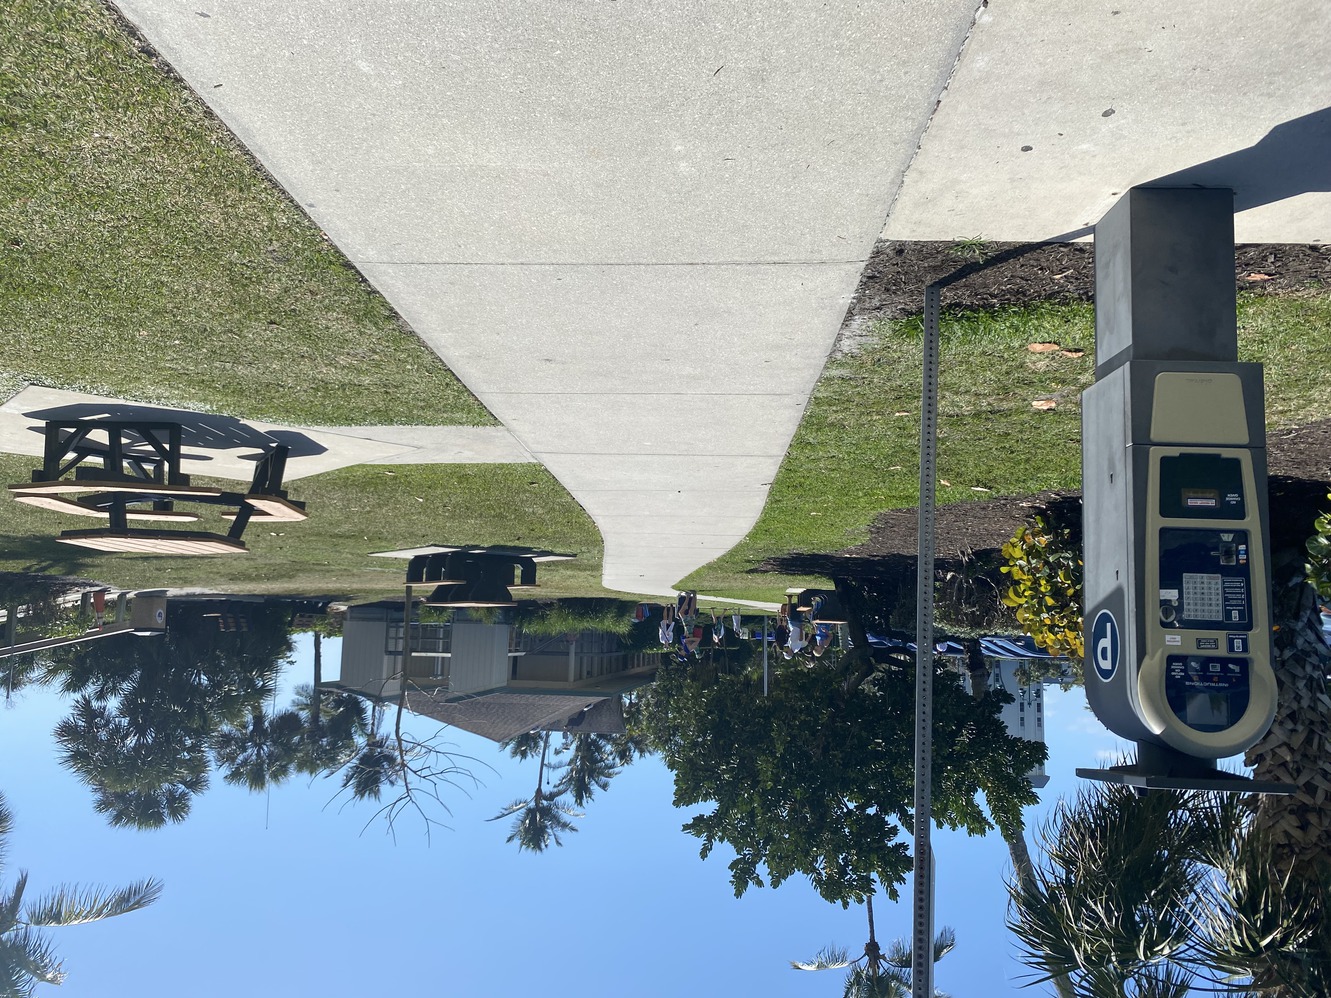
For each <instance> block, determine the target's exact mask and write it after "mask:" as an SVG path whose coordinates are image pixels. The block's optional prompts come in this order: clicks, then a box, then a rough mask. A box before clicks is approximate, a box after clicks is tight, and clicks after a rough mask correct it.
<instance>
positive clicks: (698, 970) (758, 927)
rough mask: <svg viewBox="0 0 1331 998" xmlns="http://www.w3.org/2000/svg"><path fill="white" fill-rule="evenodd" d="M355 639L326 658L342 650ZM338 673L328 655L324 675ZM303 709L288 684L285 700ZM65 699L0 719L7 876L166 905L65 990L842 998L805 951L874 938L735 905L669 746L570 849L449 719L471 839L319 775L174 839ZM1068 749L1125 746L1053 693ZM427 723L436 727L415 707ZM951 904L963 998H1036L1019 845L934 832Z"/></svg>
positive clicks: (788, 893)
mask: <svg viewBox="0 0 1331 998" xmlns="http://www.w3.org/2000/svg"><path fill="white" fill-rule="evenodd" d="M338 645H339V642H337V641H335V640H334V641H328V642H326V643H325V661H326V662H333V663H335V662H336V661H337V656H338ZM311 668H312V665H311V658H310V639H309V636H308V635H301V636H299V637H298V641H297V652H296V656H295V663H294V665H293V666H292V667H291V668H290V669H289V670H288V672H287V675H286V677H285V679H286V682H287V684H288V686H289V685H290V684H294V683H295V682H301V681H308V680H309V677H310V673H311ZM326 670H327V666H326ZM286 699H287V696H286V691H285V690H284V691H283V694H282V695H281V696H279V703H284V702H285V701H286ZM65 709H66V708H65V707H64V705H63V704H62V703H61V701H60V698H59V697H58V696H56V695H55V694H52V693H50V692H48V691H35V692H31V693H24V694H22V695H21V696H19V697H17V698H16V699H15V702H14V703H13V704H12V705H11V706H10V707H9V708H8V709H5V710H3V712H0V752H2V753H3V755H0V758H3V759H5V760H6V763H5V766H4V774H3V777H0V790H3V792H4V793H5V795H6V797H7V798H8V801H9V806H10V809H11V810H12V811H13V812H14V813H15V816H16V819H17V828H16V830H15V833H14V835H13V836H12V839H11V843H10V851H9V856H8V864H9V865H8V869H7V871H6V883H8V882H10V881H12V876H13V871H14V870H15V869H16V868H26V869H28V870H29V871H30V873H31V876H32V879H31V883H30V886H29V890H30V891H39V892H40V891H41V890H43V889H44V888H45V887H47V886H50V885H51V884H54V883H56V882H60V881H66V882H86V883H94V882H100V883H106V884H118V883H123V882H127V881H129V880H133V879H137V878H140V877H145V876H156V877H159V878H161V879H162V880H164V881H165V883H166V889H165V892H164V894H163V896H162V899H161V900H160V901H159V902H158V903H157V904H156V905H154V906H153V907H151V908H148V909H146V910H144V911H141V912H137V913H134V914H132V915H128V916H125V917H124V918H120V919H116V920H112V921H108V922H104V923H99V924H95V925H89V926H78V927H73V928H68V929H62V930H59V931H58V933H57V934H55V942H56V944H57V947H58V951H59V953H60V955H61V956H62V957H63V958H64V959H65V962H66V970H67V971H68V972H69V975H70V976H69V980H68V981H67V982H66V984H65V985H64V986H63V987H62V988H61V989H60V991H59V992H56V991H55V990H54V989H49V990H51V993H52V994H61V995H72V996H80V995H97V996H103V995H106V996H119V995H125V996H130V995H133V996H135V998H158V996H162V998H165V996H172V998H175V996H178V995H181V994H189V995H191V996H195V998H212V996H218V998H221V996H227V998H234V995H236V994H239V993H244V994H249V995H259V996H262V995H294V994H302V995H310V994H320V995H330V996H340V995H364V994H371V995H375V994H394V993H396V994H427V993H437V992H442V991H444V990H447V991H448V992H449V993H452V994H460V995H494V994H501V995H502V994H519V993H531V992H533V991H535V990H538V989H539V990H553V991H554V992H555V993H568V992H570V991H574V990H576V991H577V992H578V993H579V994H582V995H588V996H621V995H641V996H676V995H688V994H693V993H699V992H701V993H703V994H721V993H737V994H764V995H770V996H790V998H805V996H807V998H814V996H821V995H833V994H839V993H840V976H839V974H838V973H837V972H826V973H822V974H807V973H799V972H796V971H793V970H791V969H789V961H790V960H791V959H793V958H807V957H810V956H812V955H813V954H814V953H815V952H816V951H817V950H818V949H819V948H820V947H821V946H823V945H825V944H827V943H832V942H835V943H839V944H843V945H845V946H846V947H847V948H849V949H851V950H852V952H854V951H857V950H858V949H859V948H861V947H862V946H863V943H864V939H865V918H864V912H863V909H862V908H853V909H851V910H849V911H843V910H842V909H841V908H839V907H834V906H831V905H828V904H826V903H825V902H823V901H822V900H820V899H819V898H818V897H817V895H815V894H814V893H813V892H812V890H810V889H809V887H808V886H807V884H806V883H804V882H803V881H802V880H792V881H789V882H787V883H786V884H784V885H783V886H782V887H781V888H780V889H779V890H776V891H772V890H750V891H749V892H748V893H747V894H746V895H745V896H744V897H743V898H741V899H738V900H737V899H736V898H735V897H734V896H733V894H732V892H731V889H730V886H729V878H728V871H727V869H726V863H727V862H728V857H727V856H724V855H722V851H721V850H720V849H718V850H717V852H716V853H714V854H713V855H712V857H710V858H709V859H708V860H706V861H705V862H704V861H701V860H699V858H698V843H697V840H695V839H694V838H692V837H691V836H688V835H685V834H684V833H682V832H681V831H680V825H681V824H682V823H683V822H684V821H686V820H687V819H688V818H689V816H690V815H691V814H692V813H693V812H692V811H689V810H676V809H675V808H673V807H672V806H671V789H672V786H671V775H670V773H669V772H668V771H667V770H666V769H665V767H664V766H662V765H661V763H660V762H658V761H657V760H655V759H650V758H649V759H645V760H642V761H640V762H637V763H635V764H634V765H633V766H632V767H630V768H629V769H627V770H625V771H624V772H623V773H622V774H621V775H620V776H619V777H618V778H617V779H616V780H615V782H614V783H613V784H612V786H611V788H610V790H609V791H608V792H605V793H602V794H601V795H599V796H598V797H597V799H596V800H594V801H592V802H591V804H590V805H589V806H588V808H587V811H586V815H585V817H583V818H582V819H581V820H579V821H578V822H577V824H578V827H579V831H578V832H577V833H576V834H572V835H569V836H567V837H566V838H565V846H564V848H562V849H556V850H552V851H550V852H547V853H545V854H542V855H531V854H528V853H519V852H518V851H517V849H516V847H515V846H513V845H511V844H508V843H505V841H504V838H505V836H506V835H507V822H502V821H501V822H493V823H490V822H487V821H486V820H485V819H486V818H489V817H491V816H492V815H494V814H495V813H496V812H497V811H498V810H499V809H500V808H501V807H502V806H503V805H504V804H506V803H507V802H508V801H510V800H512V799H514V798H516V797H519V796H523V795H525V794H526V793H527V792H529V783H530V782H531V781H532V780H534V779H535V767H534V763H531V762H528V763H519V762H517V761H515V760H512V759H509V758H508V757H507V756H506V755H505V754H503V753H501V752H500V751H499V750H498V748H497V747H496V746H494V745H493V744H492V743H490V742H487V741H485V740H484V739H480V738H477V737H474V736H471V735H468V734H466V733H465V732H456V731H452V730H450V731H448V732H447V733H446V734H445V736H444V737H445V739H446V740H451V741H453V742H455V743H456V745H457V748H458V751H459V752H460V753H462V754H465V755H470V756H473V757H475V759H477V760H479V761H483V762H484V763H486V764H488V766H489V767H493V769H492V770H490V769H487V768H485V767H484V766H481V765H479V763H477V764H472V765H471V768H472V770H473V771H474V772H476V773H477V775H479V776H480V777H481V778H482V780H483V785H482V786H479V787H477V788H475V789H473V790H471V795H470V797H468V796H466V795H464V794H462V793H461V792H460V791H459V792H454V793H452V794H450V795H449V796H448V803H449V805H450V807H451V808H452V811H453V814H452V817H451V818H449V819H448V821H449V824H450V825H451V827H452V830H446V829H436V830H435V831H434V833H433V834H432V838H431V841H430V842H428V843H427V841H426V840H425V836H424V834H423V830H422V826H421V824H420V823H419V822H418V821H416V820H415V819H413V818H411V817H404V819H403V820H402V821H401V822H400V824H399V828H398V833H397V837H396V841H394V840H393V839H392V838H391V837H389V836H388V835H387V834H386V833H385V830H384V826H383V824H382V822H371V824H370V825H369V827H368V828H364V826H365V823H366V821H367V820H368V819H370V817H371V812H372V810H373V809H372V808H368V809H367V808H366V807H365V806H362V805H357V804H352V805H349V806H347V807H345V808H342V807H339V802H337V801H333V802H331V803H330V799H331V798H332V796H333V794H334V792H335V790H336V786H335V784H334V783H333V782H332V781H326V780H320V781H316V782H315V783H314V784H313V785H310V784H308V783H307V782H306V781H305V780H304V779H303V778H302V779H297V780H294V781H292V782H291V783H288V784H287V785H285V786H283V787H280V788H277V789H275V790H273V791H272V792H271V793H269V794H257V795H256V794H249V793H247V792H245V791H243V790H238V789H236V788H233V787H229V786H227V785H225V784H224V783H222V782H221V780H220V779H217V780H216V781H215V784H214V786H213V788H212V789H211V790H210V791H209V792H208V793H207V794H205V795H204V796H203V797H201V798H200V799H198V800H197V801H196V803H195V805H194V810H193V813H192V814H191V816H190V818H189V819H188V820H187V821H186V822H184V823H183V824H181V825H178V826H175V827H172V828H167V829H162V830H160V831H157V832H151V833H144V832H138V831H127V830H116V829H111V828H109V827H107V825H106V824H105V822H104V821H103V820H102V819H101V818H100V817H99V816H97V815H96V814H95V813H94V812H93V811H92V807H91V799H90V794H89V792H88V791H87V789H86V788H84V787H82V786H80V785H79V784H78V783H77V781H76V780H75V779H73V778H72V777H71V776H69V774H68V773H66V772H65V771H64V770H63V769H61V768H60V767H59V765H58V764H57V763H56V761H55V758H54V752H53V749H52V741H51V737H50V732H51V729H52V728H53V727H54V725H55V723H56V721H57V720H58V719H59V718H60V717H61V716H62V715H63V713H64V711H65ZM1045 709H1046V726H1047V736H1048V738H1049V742H1050V762H1049V765H1048V772H1049V774H1050V783H1049V786H1048V787H1047V788H1046V789H1045V790H1044V791H1042V795H1043V802H1042V805H1041V807H1039V808H1032V809H1031V810H1030V811H1028V813H1027V823H1028V828H1032V827H1033V826H1034V825H1035V824H1038V821H1039V818H1040V816H1041V814H1042V813H1043V811H1044V810H1045V807H1046V806H1047V802H1048V801H1050V800H1052V799H1054V798H1055V797H1056V796H1057V795H1058V794H1060V793H1068V792H1071V791H1072V790H1073V789H1074V788H1075V784H1076V782H1077V781H1076V778H1075V776H1074V775H1073V770H1074V768H1075V767H1076V766H1079V765H1081V766H1085V765H1094V764H1096V762H1097V759H1098V758H1103V757H1107V756H1109V755H1112V754H1113V753H1115V752H1116V751H1117V747H1118V742H1117V740H1116V739H1115V738H1114V737H1113V736H1112V735H1110V734H1109V733H1108V732H1107V731H1106V730H1105V729H1104V728H1103V726H1101V725H1100V724H1099V722H1098V721H1096V720H1095V718H1094V717H1093V716H1092V715H1091V714H1090V713H1089V712H1088V711H1087V710H1086V709H1085V706H1084V699H1083V698H1082V697H1081V695H1080V693H1079V692H1071V693H1060V692H1058V691H1057V690H1056V689H1054V688H1050V689H1049V690H1048V691H1047V693H1046V706H1045ZM412 728H413V731H414V732H416V733H417V734H420V735H427V734H429V733H431V732H432V731H433V730H435V725H434V722H431V721H428V720H422V719H413V721H412ZM934 847H935V853H936V856H937V883H936V902H935V905H936V912H937V919H938V922H939V924H947V925H951V926H952V927H954V928H955V929H956V931H957V937H958V947H957V950H956V951H955V952H954V953H953V954H952V955H951V956H949V957H948V958H947V960H946V961H944V962H943V963H942V964H940V966H939V969H938V976H937V984H938V986H939V987H940V988H942V989H943V990H946V991H948V992H950V993H951V994H953V995H955V996H958V998H962V996H967V995H986V996H987V995H994V994H1005V993H1014V994H1015V993H1018V992H1020V993H1023V994H1026V995H1034V994H1038V993H1040V992H1041V991H1042V989H1038V988H1037V989H1025V990H1021V989H1019V988H1018V986H1017V979H1018V978H1020V976H1021V975H1022V974H1023V973H1024V972H1025V971H1024V968H1023V967H1022V966H1021V965H1020V964H1019V963H1018V962H1017V961H1016V959H1015V956H1014V947H1013V945H1012V942H1011V939H1010V936H1009V935H1008V933H1007V931H1006V929H1005V928H1004V927H1003V918H1004V913H1005V910H1006V897H1005V894H1004V891H1003V878H1004V877H1005V876H1006V875H1007V873H1008V868H1009V864H1008V859H1007V850H1006V847H1005V846H1004V844H1003V841H1002V839H1001V838H1000V837H999V836H998V835H997V834H996V833H995V834H991V835H990V836H987V837H985V838H968V837H966V836H965V835H961V834H954V833H948V832H936V833H935V836H934ZM908 888H909V885H907V886H906V888H903V891H902V898H903V900H902V901H901V902H900V903H899V904H895V905H894V904H891V903H888V902H887V901H885V900H882V901H880V903H879V904H878V905H876V906H875V916H876V923H877V927H878V935H879V938H880V940H883V941H886V940H889V939H892V938H895V937H908V936H909V935H910V906H909V901H908V899H909V889H908Z"/></svg>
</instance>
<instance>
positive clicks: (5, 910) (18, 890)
mask: <svg viewBox="0 0 1331 998" xmlns="http://www.w3.org/2000/svg"><path fill="white" fill-rule="evenodd" d="M27 886H28V871H27V870H20V871H19V875H18V880H16V881H14V889H13V890H12V891H10V892H9V894H8V895H7V896H6V897H4V898H3V899H0V933H3V932H8V931H9V930H10V929H12V928H14V926H15V925H17V924H18V916H19V912H20V911H21V910H22V909H23V891H24V889H25V888H26V887H27Z"/></svg>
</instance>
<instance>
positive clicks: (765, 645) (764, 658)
mask: <svg viewBox="0 0 1331 998" xmlns="http://www.w3.org/2000/svg"><path fill="white" fill-rule="evenodd" d="M763 696H767V614H763Z"/></svg>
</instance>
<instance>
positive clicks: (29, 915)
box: [0, 794, 162, 996]
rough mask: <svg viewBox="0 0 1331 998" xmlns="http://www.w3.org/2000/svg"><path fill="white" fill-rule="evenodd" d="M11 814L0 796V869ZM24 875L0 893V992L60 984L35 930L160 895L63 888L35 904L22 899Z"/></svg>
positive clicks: (155, 890) (146, 885)
mask: <svg viewBox="0 0 1331 998" xmlns="http://www.w3.org/2000/svg"><path fill="white" fill-rule="evenodd" d="M13 827H14V816H13V814H12V813H11V812H10V810H9V808H8V806H7V805H6V803H5V798H4V795H3V794H0V871H3V860H4V852H5V845H6V841H5V840H6V839H7V838H8V836H9V833H10V831H12V830H13ZM27 886H28V873H27V871H26V870H20V871H19V874H18V879H17V880H16V881H15V882H14V886H13V887H12V888H11V889H10V890H9V891H7V892H4V893H0V994H3V995H5V996H9V995H15V996H28V995H31V994H32V993H33V991H34V989H35V987H36V986H37V985H38V984H60V983H62V982H63V981H64V980H65V970H64V967H63V965H62V964H61V962H60V960H59V958H58V957H57V956H56V954H55V949H54V948H53V947H52V945H51V943H50V941H49V940H48V939H47V938H46V934H45V933H43V932H42V931H41V930H42V929H45V928H53V927H57V926H62V925H80V924H83V923H85V922H98V921H101V920H102V919H104V918H114V917H115V916H116V915H124V914H127V913H129V912H131V911H137V910H138V909H140V908H145V907H147V906H148V905H150V904H152V903H153V902H154V901H156V900H157V898H158V896H159V895H160V894H161V892H162V885H161V883H160V882H159V881H157V880H153V879H148V880H140V881H136V882H135V883H132V884H130V885H129V886H128V887H121V888H119V889H115V890H108V889H106V888H102V887H80V886H77V885H64V884H62V885H61V886H59V887H56V888H55V889H54V890H52V891H50V892H49V893H47V894H45V895H43V896H42V897H39V898H38V899H37V900H35V901H25V899H24V897H23V894H24V891H25V890H26V888H27Z"/></svg>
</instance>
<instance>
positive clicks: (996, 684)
mask: <svg viewBox="0 0 1331 998" xmlns="http://www.w3.org/2000/svg"><path fill="white" fill-rule="evenodd" d="M989 662H990V666H989V688H990V689H991V690H992V689H998V688H1002V689H1004V690H1006V691H1007V692H1008V693H1011V694H1012V703H1009V704H1004V706H1003V710H1002V712H1001V713H1000V714H999V716H1000V717H1001V718H1002V719H1003V724H1004V725H1005V726H1006V727H1007V731H1008V734H1010V735H1015V736H1016V737H1018V738H1025V739H1026V740H1027V741H1031V742H1039V743H1040V744H1041V745H1043V744H1044V743H1045V741H1044V683H1035V684H1033V685H1030V686H1023V685H1022V684H1020V683H1019V682H1018V681H1017V670H1018V669H1020V668H1021V667H1022V666H1023V665H1027V664H1028V663H1027V661H1026V660H1025V659H1016V658H997V659H990V660H989ZM1026 775H1027V776H1028V777H1029V779H1030V781H1031V785H1032V786H1034V787H1036V788H1041V787H1044V786H1046V785H1047V784H1048V783H1049V776H1048V775H1047V774H1046V773H1045V771H1044V763H1041V764H1040V765H1038V766H1036V767H1035V768H1034V769H1032V770H1031V771H1030V772H1029V773H1027V774H1026Z"/></svg>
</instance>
